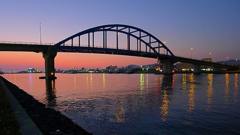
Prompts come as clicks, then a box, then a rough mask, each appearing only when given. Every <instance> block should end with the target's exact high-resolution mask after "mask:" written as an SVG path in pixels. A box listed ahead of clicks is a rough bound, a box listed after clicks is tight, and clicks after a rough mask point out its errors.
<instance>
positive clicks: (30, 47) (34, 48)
mask: <svg viewBox="0 0 240 135" xmlns="http://www.w3.org/2000/svg"><path fill="white" fill-rule="evenodd" d="M50 47H53V45H51V44H35V43H0V51H19V52H36V53H43V52H47V51H48V50H49V48H50ZM57 52H72V53H100V54H115V55H128V56H139V57H147V58H156V59H160V61H161V60H170V61H171V62H172V63H175V62H184V63H191V64H194V65H205V66H211V67H214V68H224V69H227V70H236V69H238V68H237V67H236V66H229V65H224V64H220V63H215V62H206V61H202V60H197V59H190V58H184V57H179V56H169V55H164V54H160V55H156V53H149V52H147V53H146V52H139V51H132V50H131V51H129V50H124V49H111V48H92V47H77V46H76V47H74V46H61V48H57Z"/></svg>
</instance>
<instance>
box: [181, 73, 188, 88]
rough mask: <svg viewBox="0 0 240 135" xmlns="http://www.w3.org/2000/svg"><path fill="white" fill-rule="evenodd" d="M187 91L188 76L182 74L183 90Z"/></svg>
mask: <svg viewBox="0 0 240 135" xmlns="http://www.w3.org/2000/svg"><path fill="white" fill-rule="evenodd" d="M186 89H187V74H182V90H184V91H185V90H186Z"/></svg>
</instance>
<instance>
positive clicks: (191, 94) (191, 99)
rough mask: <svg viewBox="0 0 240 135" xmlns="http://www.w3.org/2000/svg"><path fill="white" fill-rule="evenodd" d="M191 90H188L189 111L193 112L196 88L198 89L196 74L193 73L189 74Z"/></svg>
mask: <svg viewBox="0 0 240 135" xmlns="http://www.w3.org/2000/svg"><path fill="white" fill-rule="evenodd" d="M189 82H190V84H189V91H188V111H189V112H192V111H193V110H194V108H195V89H196V84H195V79H194V74H191V75H190V76H189Z"/></svg>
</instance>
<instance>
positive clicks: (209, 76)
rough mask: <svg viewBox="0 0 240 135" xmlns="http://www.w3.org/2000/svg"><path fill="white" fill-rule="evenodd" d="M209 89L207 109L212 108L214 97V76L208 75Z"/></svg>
mask: <svg viewBox="0 0 240 135" xmlns="http://www.w3.org/2000/svg"><path fill="white" fill-rule="evenodd" d="M207 80H208V87H207V104H208V107H207V109H210V108H211V104H212V97H213V74H208V75H207Z"/></svg>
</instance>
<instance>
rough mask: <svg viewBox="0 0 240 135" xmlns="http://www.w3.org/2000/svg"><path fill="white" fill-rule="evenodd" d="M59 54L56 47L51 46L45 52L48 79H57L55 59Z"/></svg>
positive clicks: (46, 77)
mask: <svg viewBox="0 0 240 135" xmlns="http://www.w3.org/2000/svg"><path fill="white" fill-rule="evenodd" d="M56 56H57V51H56V49H55V48H54V47H49V48H48V50H47V51H45V52H43V58H44V61H45V77H44V78H45V79H46V81H51V80H55V79H56V76H55V65H54V59H55V57H56Z"/></svg>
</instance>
